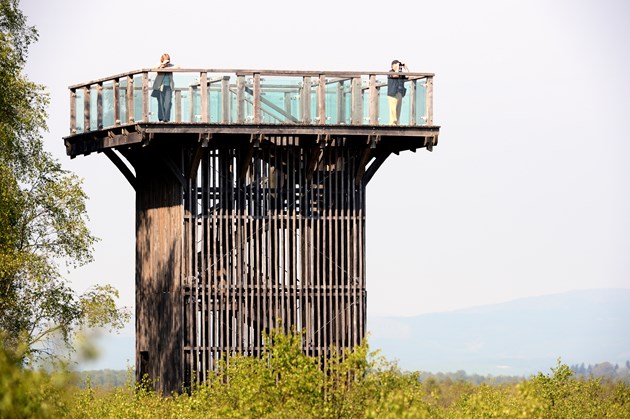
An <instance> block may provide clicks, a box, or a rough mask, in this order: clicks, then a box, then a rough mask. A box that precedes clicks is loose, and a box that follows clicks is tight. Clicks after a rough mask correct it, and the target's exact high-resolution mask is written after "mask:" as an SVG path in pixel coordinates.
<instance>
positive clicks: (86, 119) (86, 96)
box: [83, 85, 92, 132]
mask: <svg viewBox="0 0 630 419" xmlns="http://www.w3.org/2000/svg"><path fill="white" fill-rule="evenodd" d="M90 90H91V86H90V85H87V86H85V87H84V88H83V132H88V131H90V129H91V126H90V107H91V105H92V104H91V102H90Z"/></svg>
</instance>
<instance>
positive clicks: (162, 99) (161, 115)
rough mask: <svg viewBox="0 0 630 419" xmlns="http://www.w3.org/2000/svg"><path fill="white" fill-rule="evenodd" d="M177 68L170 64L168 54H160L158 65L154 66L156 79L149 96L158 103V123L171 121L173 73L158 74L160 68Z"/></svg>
mask: <svg viewBox="0 0 630 419" xmlns="http://www.w3.org/2000/svg"><path fill="white" fill-rule="evenodd" d="M169 67H172V68H179V66H175V65H173V64H172V63H171V56H170V55H168V54H166V53H165V54H162V57H160V63H159V64H158V65H157V66H156V68H157V69H158V74H157V77H156V78H155V81H154V82H153V92H152V93H151V96H153V97H154V98H156V99H157V102H158V120H159V121H160V122H168V121H169V120H170V119H171V102H172V97H173V88H174V83H173V73H171V72H170V71H169V72H160V71H159V69H160V68H169Z"/></svg>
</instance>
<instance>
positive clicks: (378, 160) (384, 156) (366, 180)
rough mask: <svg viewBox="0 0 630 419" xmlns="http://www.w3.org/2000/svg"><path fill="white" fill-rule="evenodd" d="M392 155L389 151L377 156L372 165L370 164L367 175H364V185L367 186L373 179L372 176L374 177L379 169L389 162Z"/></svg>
mask: <svg viewBox="0 0 630 419" xmlns="http://www.w3.org/2000/svg"><path fill="white" fill-rule="evenodd" d="M390 154H392V152H391V151H387V152H385V153H382V154H379V155H377V156H376V158H375V159H374V161H373V162H372V164H370V166H369V167H367V169H366V170H365V174H364V175H363V179H362V182H363V184H364V185H367V184H368V183H369V182H370V180H371V179H372V176H374V174H375V173H376V171H377V170H378V168H379V167H381V165H382V164H383V163H385V160H387V158H388V157H389V156H390Z"/></svg>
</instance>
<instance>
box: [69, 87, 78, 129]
mask: <svg viewBox="0 0 630 419" xmlns="http://www.w3.org/2000/svg"><path fill="white" fill-rule="evenodd" d="M76 133H77V91H76V89H70V135H73V134H76Z"/></svg>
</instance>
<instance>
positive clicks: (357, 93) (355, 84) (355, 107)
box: [351, 77, 363, 125]
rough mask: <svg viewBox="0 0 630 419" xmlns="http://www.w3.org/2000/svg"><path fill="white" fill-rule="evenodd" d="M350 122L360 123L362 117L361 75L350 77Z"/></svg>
mask: <svg viewBox="0 0 630 419" xmlns="http://www.w3.org/2000/svg"><path fill="white" fill-rule="evenodd" d="M351 114H352V118H351V121H352V124H353V125H360V124H361V121H362V119H363V89H362V87H361V77H353V78H352V112H351Z"/></svg>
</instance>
